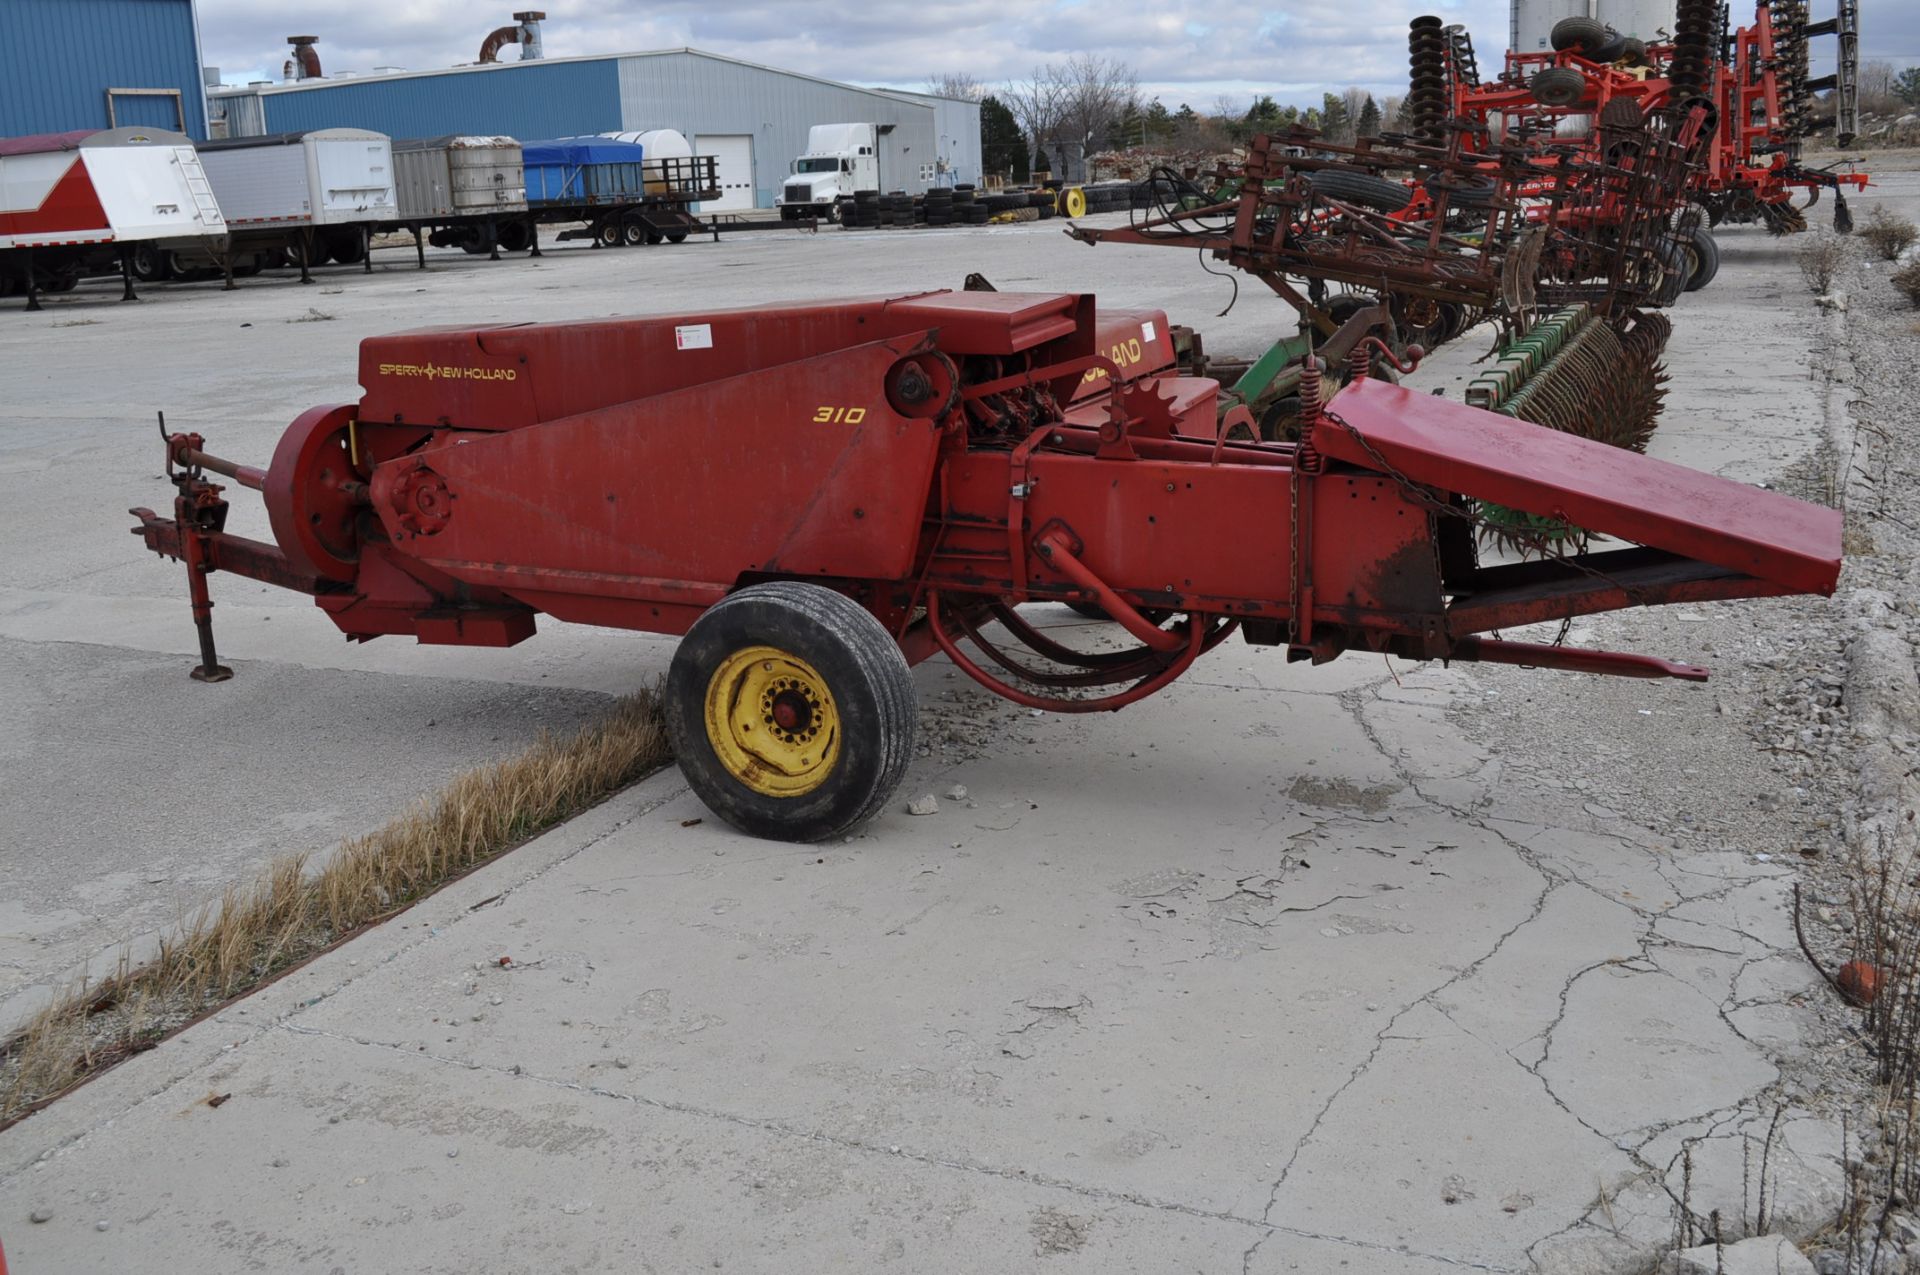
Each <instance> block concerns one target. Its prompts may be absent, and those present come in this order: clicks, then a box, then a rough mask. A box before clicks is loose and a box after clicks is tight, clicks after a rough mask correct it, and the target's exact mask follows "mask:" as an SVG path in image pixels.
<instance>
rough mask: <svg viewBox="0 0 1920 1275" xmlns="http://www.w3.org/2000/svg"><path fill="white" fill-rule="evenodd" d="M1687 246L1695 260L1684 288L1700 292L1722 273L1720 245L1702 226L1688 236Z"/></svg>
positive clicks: (1689, 253) (1688, 251) (1688, 253)
mask: <svg viewBox="0 0 1920 1275" xmlns="http://www.w3.org/2000/svg"><path fill="white" fill-rule="evenodd" d="M1685 247H1686V252H1687V255H1688V256H1689V257H1691V258H1692V260H1693V271H1692V273H1690V274H1689V275H1688V276H1687V282H1686V285H1685V289H1684V290H1685V291H1687V292H1698V291H1700V289H1702V288H1704V287H1706V286H1707V285H1708V284H1710V283H1712V282H1713V277H1714V276H1715V275H1717V274H1719V273H1720V245H1719V244H1718V243H1717V242H1715V240H1714V237H1713V236H1712V235H1711V234H1709V233H1708V232H1707V230H1706V229H1705V228H1704V227H1702V228H1701V229H1698V230H1695V231H1694V232H1693V234H1691V235H1689V236H1688V237H1687V239H1686V243H1685Z"/></svg>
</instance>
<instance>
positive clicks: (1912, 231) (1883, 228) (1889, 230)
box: [1855, 205, 1920, 261]
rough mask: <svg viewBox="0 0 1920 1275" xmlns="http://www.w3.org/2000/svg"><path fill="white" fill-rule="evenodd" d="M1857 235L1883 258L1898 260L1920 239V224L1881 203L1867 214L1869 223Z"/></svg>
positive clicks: (1885, 259) (1884, 259)
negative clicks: (1891, 210) (1889, 209)
mask: <svg viewBox="0 0 1920 1275" xmlns="http://www.w3.org/2000/svg"><path fill="white" fill-rule="evenodd" d="M1855 237H1856V238H1858V239H1860V240H1861V241H1862V242H1864V243H1865V244H1866V245H1867V246H1868V247H1869V248H1871V249H1873V250H1874V251H1875V252H1876V253H1878V254H1880V259H1881V260H1883V261H1898V260H1899V259H1900V254H1901V253H1903V252H1905V251H1906V250H1907V249H1909V248H1911V247H1913V245H1914V243H1915V241H1920V226H1916V225H1914V224H1913V223H1912V222H1911V221H1909V220H1907V219H1906V218H1905V217H1902V216H1901V215H1900V214H1898V213H1896V212H1890V211H1888V209H1887V208H1886V207H1885V206H1884V205H1881V206H1877V207H1875V208H1874V210H1873V211H1872V212H1871V213H1869V214H1868V215H1867V224H1866V225H1864V226H1862V227H1860V229H1859V230H1858V231H1856V232H1855Z"/></svg>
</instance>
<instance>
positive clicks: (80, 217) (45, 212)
mask: <svg viewBox="0 0 1920 1275" xmlns="http://www.w3.org/2000/svg"><path fill="white" fill-rule="evenodd" d="M89 231H105V232H106V233H107V235H108V237H109V238H111V237H112V233H113V227H112V225H111V224H109V223H108V221H107V210H106V209H105V208H102V207H101V206H100V196H99V195H98V194H96V193H95V191H94V189H93V179H92V178H91V177H90V176H88V174H87V166H86V165H85V164H82V163H81V162H80V157H79V155H78V153H76V154H75V155H74V158H73V162H72V164H71V165H70V166H69V167H68V169H67V171H66V172H64V173H62V174H60V179H59V180H58V181H56V182H55V183H54V184H53V188H52V189H51V190H49V191H48V192H47V197H46V198H45V199H43V200H41V201H40V204H39V206H38V207H36V208H29V209H24V210H21V211H18V212H0V235H7V236H22V237H24V236H35V235H51V234H57V233H61V232H65V233H68V234H72V233H76V232H77V233H81V234H85V233H87V232H89Z"/></svg>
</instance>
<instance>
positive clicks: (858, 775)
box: [664, 580, 915, 842]
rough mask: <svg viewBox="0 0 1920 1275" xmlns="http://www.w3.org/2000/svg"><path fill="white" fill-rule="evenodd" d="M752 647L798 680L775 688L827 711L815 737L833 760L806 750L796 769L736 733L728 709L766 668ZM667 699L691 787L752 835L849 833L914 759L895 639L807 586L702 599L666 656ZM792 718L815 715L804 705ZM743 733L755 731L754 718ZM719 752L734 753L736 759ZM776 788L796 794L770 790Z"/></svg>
mask: <svg viewBox="0 0 1920 1275" xmlns="http://www.w3.org/2000/svg"><path fill="white" fill-rule="evenodd" d="M759 650H768V651H770V653H771V655H772V657H774V658H777V659H779V660H782V661H784V662H785V663H786V664H787V665H789V667H790V671H791V674H792V676H791V677H789V678H783V679H782V680H788V681H793V680H795V679H797V680H798V682H799V683H800V684H801V685H802V686H803V687H804V691H802V692H794V691H793V690H792V689H791V688H789V690H786V691H782V692H781V694H782V695H787V694H794V693H801V694H802V695H803V698H805V699H806V700H807V702H808V704H809V705H813V706H816V707H819V708H820V709H821V711H822V712H823V714H826V713H830V714H831V717H830V718H828V720H829V722H830V723H831V727H830V728H831V730H832V739H831V741H830V742H829V741H826V740H822V741H819V742H820V743H822V744H823V745H824V746H825V747H827V748H831V749H832V750H833V755H832V758H831V760H826V759H823V761H822V762H821V763H819V764H814V763H811V761H810V759H808V758H805V757H803V758H802V759H801V761H802V763H804V764H805V765H806V768H805V769H803V770H801V771H799V772H798V773H796V772H794V771H793V770H791V769H784V768H782V766H781V765H779V764H778V763H769V762H768V755H767V753H766V752H762V751H748V750H746V749H745V747H744V746H743V745H742V744H741V743H740V742H739V741H738V739H737V738H734V737H732V730H733V728H734V726H735V725H736V724H737V723H738V721H739V719H738V718H736V716H735V714H734V712H733V710H732V707H731V706H732V705H734V704H737V702H738V700H739V697H740V696H741V695H743V694H747V693H750V687H751V684H752V683H751V679H753V678H755V677H759V676H761V674H760V673H758V672H756V671H755V669H754V668H753V665H754V664H755V663H761V665H762V668H763V669H766V668H767V667H768V666H767V664H766V663H765V662H762V661H760V660H759V657H758V655H757V654H756V652H757V651H759ZM743 661H744V663H743ZM722 679H737V680H733V681H732V682H731V684H725V685H723V684H721V683H722ZM809 683H811V684H809ZM764 693H765V692H763V694H764ZM665 700H666V703H665V706H664V707H665V715H666V725H667V736H668V738H669V740H670V741H671V742H672V744H673V750H674V755H675V757H676V758H677V760H678V761H679V763H680V770H681V773H682V774H684V775H685V776H686V779H687V783H688V784H689V785H690V786H691V787H692V788H693V791H694V794H695V795H696V796H698V797H699V798H700V800H701V801H703V802H705V803H706V806H707V808H708V809H709V810H711V811H713V812H714V813H715V814H716V815H718V816H720V817H721V818H722V819H724V820H726V821H727V822H728V823H730V824H732V825H733V826H734V827H735V828H738V829H739V830H740V831H742V832H744V833H747V834H748V835H750V836H756V837H766V838H769V839H771V840H777V841H803V842H804V841H822V840H825V839H827V838H829V837H834V836H838V835H840V834H842V833H844V832H847V831H849V830H850V829H852V828H854V827H855V826H857V825H859V824H861V823H864V822H865V821H866V820H868V819H870V818H872V817H873V816H874V815H875V814H876V813H878V812H879V810H880V808H881V807H882V806H884V805H885V804H886V803H887V801H888V799H889V798H891V797H892V796H893V793H894V791H895V789H897V788H898V787H899V786H900V781H901V780H902V779H903V778H904V777H905V776H906V771H907V763H908V762H909V761H910V760H911V758H912V756H913V730H914V715H915V703H914V690H913V677H912V675H911V673H910V672H909V671H908V669H907V661H906V657H905V656H903V655H902V654H901V652H900V647H899V644H898V643H896V642H895V641H894V639H893V637H892V636H891V635H890V634H889V633H888V632H887V630H886V628H885V627H884V626H883V625H882V624H881V623H880V621H879V620H877V619H875V618H874V617H873V615H872V613H871V612H869V611H868V610H867V609H866V608H865V607H863V606H861V605H860V604H859V603H857V602H854V601H853V600H852V599H851V598H848V597H847V596H846V595H844V594H841V593H836V592H834V591H833V590H832V589H827V588H823V587H821V586H819V585H815V584H802V583H799V582H797V581H788V580H781V581H775V582H773V583H770V584H757V585H751V586H749V587H747V588H745V589H741V590H739V591H738V592H735V593H731V594H729V595H727V596H726V597H725V598H722V599H721V600H720V601H719V602H717V603H715V604H714V605H713V606H711V607H709V608H708V609H707V611H706V612H705V613H704V614H702V615H701V617H700V618H699V619H698V620H696V621H694V624H693V627H692V628H691V629H689V630H688V631H687V636H686V637H685V638H684V639H683V640H682V641H681V643H680V646H679V649H678V650H676V651H675V652H674V655H673V663H672V665H671V666H670V667H669V669H668V671H667V682H666V692H665ZM821 700H824V705H822V704H821V703H820V701H821ZM716 713H717V714H718V715H719V716H718V718H716V716H715V714H716ZM800 720H801V722H802V723H803V724H806V723H810V722H812V721H814V720H816V719H815V718H814V717H813V716H812V710H811V709H809V711H808V713H807V715H806V716H804V717H802V718H801V719H800ZM744 729H745V730H752V729H753V726H752V723H751V721H747V722H746V724H745V726H744ZM788 729H789V730H791V729H793V728H792V727H788ZM716 737H718V741H719V742H718V744H716ZM758 738H761V737H756V742H755V749H756V750H758V749H759V748H760V747H761V746H760V745H759V744H758V742H757V739H758ZM806 742H807V741H806V739H805V738H804V737H803V739H802V740H801V741H800V743H798V744H795V743H793V742H792V741H787V742H786V743H784V744H774V742H773V740H772V739H770V738H769V740H768V744H769V749H771V748H779V747H785V748H787V749H788V750H789V751H795V750H797V749H798V748H800V747H804V746H805V744H806ZM721 749H724V750H726V751H727V752H729V753H732V754H733V755H734V758H735V763H734V765H732V766H730V765H729V764H728V762H727V761H726V760H723V758H722V755H721V751H720V750H721ZM743 761H744V765H743V764H742V762H743ZM822 766H824V767H825V769H824V772H822V770H821V767H822ZM742 770H748V771H750V772H751V773H752V774H753V775H754V776H756V777H757V778H758V780H759V782H760V784H761V787H758V788H756V787H755V786H754V785H753V783H751V782H749V780H748V779H747V778H743V777H742V774H741V773H740V772H741V771H742ZM780 787H786V788H789V789H791V790H792V791H789V792H787V793H781V792H779V791H771V790H769V789H778V788H780Z"/></svg>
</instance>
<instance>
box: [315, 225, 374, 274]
mask: <svg viewBox="0 0 1920 1275" xmlns="http://www.w3.org/2000/svg"><path fill="white" fill-rule="evenodd" d="M325 242H326V245H327V256H329V257H331V258H332V259H333V260H335V261H337V262H339V263H340V264H341V265H343V266H357V265H359V264H360V263H361V262H363V261H365V260H366V259H367V241H366V240H365V239H364V238H362V237H361V235H360V230H359V228H358V227H348V228H347V229H345V230H336V231H334V232H333V233H331V234H329V235H328V236H327V237H326V240H325Z"/></svg>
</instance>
